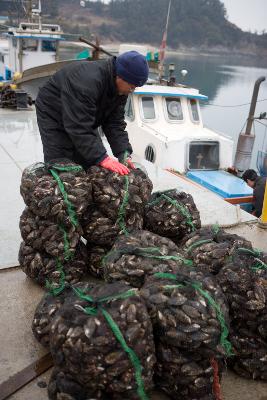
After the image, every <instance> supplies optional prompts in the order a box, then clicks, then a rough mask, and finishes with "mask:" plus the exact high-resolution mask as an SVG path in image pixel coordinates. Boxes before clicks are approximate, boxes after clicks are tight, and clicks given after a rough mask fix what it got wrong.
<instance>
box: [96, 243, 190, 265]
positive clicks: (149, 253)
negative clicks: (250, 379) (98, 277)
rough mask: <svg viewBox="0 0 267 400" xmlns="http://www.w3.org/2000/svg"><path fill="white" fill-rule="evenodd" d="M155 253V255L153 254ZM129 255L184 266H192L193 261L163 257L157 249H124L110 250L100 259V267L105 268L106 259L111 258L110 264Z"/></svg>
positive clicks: (177, 257)
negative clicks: (177, 263) (182, 264)
mask: <svg viewBox="0 0 267 400" xmlns="http://www.w3.org/2000/svg"><path fill="white" fill-rule="evenodd" d="M155 253H157V254H155ZM124 254H131V255H136V256H140V257H147V258H153V259H155V260H164V261H167V260H173V261H182V262H183V263H184V264H185V265H188V266H193V261H192V260H188V259H186V258H183V257H181V256H163V255H161V250H160V248H159V247H144V248H141V247H131V246H128V247H125V248H123V249H120V250H112V251H110V252H109V253H108V254H107V255H105V256H104V257H103V258H102V266H105V264H106V262H107V259H108V258H111V260H110V261H111V262H116V261H117V260H118V259H119V258H120V257H121V256H122V255H124Z"/></svg>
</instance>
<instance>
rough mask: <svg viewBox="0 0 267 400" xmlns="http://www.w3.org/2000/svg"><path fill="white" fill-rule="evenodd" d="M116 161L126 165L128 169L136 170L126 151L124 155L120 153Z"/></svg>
mask: <svg viewBox="0 0 267 400" xmlns="http://www.w3.org/2000/svg"><path fill="white" fill-rule="evenodd" d="M118 160H119V161H120V162H121V163H122V164H124V165H126V166H127V167H128V168H130V169H136V168H135V166H134V163H133V162H132V159H131V156H130V155H129V153H128V151H125V152H124V153H121V154H120V155H119V156H118Z"/></svg>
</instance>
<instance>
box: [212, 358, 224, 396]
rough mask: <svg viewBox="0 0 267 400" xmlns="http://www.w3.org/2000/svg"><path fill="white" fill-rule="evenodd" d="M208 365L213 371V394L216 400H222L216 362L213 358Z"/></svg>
mask: <svg viewBox="0 0 267 400" xmlns="http://www.w3.org/2000/svg"><path fill="white" fill-rule="evenodd" d="M210 363H211V366H212V369H213V394H214V396H215V399H216V400H223V398H222V393H221V385H220V378H219V366H218V363H217V360H215V358H211V360H210Z"/></svg>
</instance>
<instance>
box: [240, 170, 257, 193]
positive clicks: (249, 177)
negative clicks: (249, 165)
mask: <svg viewBox="0 0 267 400" xmlns="http://www.w3.org/2000/svg"><path fill="white" fill-rule="evenodd" d="M257 178H258V175H257V172H256V171H254V169H247V170H246V171H245V172H244V173H243V175H242V179H243V180H244V181H245V182H246V183H247V185H248V186H249V187H251V188H252V189H253V188H254V186H255V181H256V179H257Z"/></svg>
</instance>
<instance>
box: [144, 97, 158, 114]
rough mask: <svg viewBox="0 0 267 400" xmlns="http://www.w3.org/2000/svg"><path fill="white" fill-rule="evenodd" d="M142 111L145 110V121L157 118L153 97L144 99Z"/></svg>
mask: <svg viewBox="0 0 267 400" xmlns="http://www.w3.org/2000/svg"><path fill="white" fill-rule="evenodd" d="M142 109H143V116H144V118H145V119H155V118H156V113H155V106H154V100H153V97H148V96H144V97H142Z"/></svg>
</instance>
